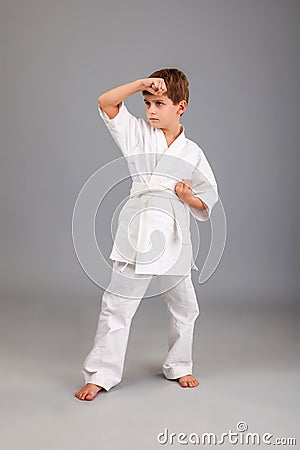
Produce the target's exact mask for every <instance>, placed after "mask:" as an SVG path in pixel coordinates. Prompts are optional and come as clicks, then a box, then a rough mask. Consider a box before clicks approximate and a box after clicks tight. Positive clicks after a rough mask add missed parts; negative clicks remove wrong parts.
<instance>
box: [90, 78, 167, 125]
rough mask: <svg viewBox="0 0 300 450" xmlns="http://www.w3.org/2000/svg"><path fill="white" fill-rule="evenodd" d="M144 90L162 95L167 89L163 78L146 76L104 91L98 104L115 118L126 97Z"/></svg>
mask: <svg viewBox="0 0 300 450" xmlns="http://www.w3.org/2000/svg"><path fill="white" fill-rule="evenodd" d="M143 90H147V91H148V92H150V93H151V94H157V95H160V94H163V93H165V92H166V90H167V89H166V86H165V82H164V80H163V79H162V78H144V79H140V80H135V81H132V82H130V83H127V84H123V85H121V86H118V87H116V88H113V89H110V90H109V91H107V92H104V93H103V94H101V95H100V97H98V104H99V105H100V107H101V108H102V110H103V111H104V112H105V113H106V114H107V115H108V117H109V118H110V119H113V118H114V117H115V116H116V115H117V114H118V112H119V104H120V103H121V102H122V101H123V100H125V98H127V97H130V95H132V94H136V93H137V92H140V91H143Z"/></svg>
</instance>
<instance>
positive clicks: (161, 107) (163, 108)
mask: <svg viewBox="0 0 300 450" xmlns="http://www.w3.org/2000/svg"><path fill="white" fill-rule="evenodd" d="M144 102H145V106H146V114H147V119H148V121H149V123H150V124H151V125H152V126H153V127H155V128H172V127H174V124H176V123H179V121H180V116H181V114H182V112H183V111H184V110H185V109H186V101H185V100H181V101H180V102H179V104H178V105H174V104H173V102H172V100H171V99H170V98H168V96H167V95H166V94H163V95H151V94H147V95H144ZM154 119H156V120H154Z"/></svg>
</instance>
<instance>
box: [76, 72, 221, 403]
mask: <svg viewBox="0 0 300 450" xmlns="http://www.w3.org/2000/svg"><path fill="white" fill-rule="evenodd" d="M137 92H142V94H143V96H144V101H145V104H146V115H147V119H148V121H146V120H145V119H143V118H139V119H137V118H136V117H135V116H133V115H132V114H131V113H130V112H129V111H128V110H127V108H126V106H125V104H124V100H125V99H126V98H127V97H129V96H130V95H132V94H134V93H137ZM188 100H189V82H188V80H187V78H186V76H185V74H184V73H183V72H181V71H180V70H178V69H174V68H173V69H161V70H158V71H156V72H154V73H152V74H151V75H150V76H149V77H148V78H145V79H139V80H136V81H133V82H131V83H128V84H125V85H122V86H119V87H116V88H114V89H112V90H110V91H107V92H105V93H104V94H102V95H101V96H100V97H99V98H98V111H99V114H100V117H101V118H102V119H103V120H104V123H105V125H106V126H107V128H108V130H109V131H110V133H111V135H112V137H113V139H114V141H115V142H116V144H117V145H118V147H119V148H120V150H121V151H122V153H123V155H124V156H125V157H126V158H127V162H128V166H129V169H130V172H131V175H132V179H133V183H132V188H131V191H130V197H129V200H128V201H127V203H126V204H125V206H124V207H123V209H122V211H121V213H120V216H119V218H120V217H121V214H122V218H121V220H119V224H118V229H117V232H116V238H115V242H114V246H113V250H112V252H111V254H110V259H112V260H113V271H112V276H111V281H110V284H109V286H108V288H107V289H106V290H105V292H104V294H103V297H102V306H101V312H100V315H99V319H98V325H97V330H96V335H95V339H94V345H93V348H92V350H91V351H90V352H89V354H88V355H87V357H86V358H85V361H84V364H83V367H82V372H83V374H84V377H85V383H86V384H85V386H83V387H82V388H81V389H79V390H78V391H77V392H75V396H76V397H77V398H79V399H80V400H92V399H93V398H94V397H95V396H96V394H97V393H98V392H99V391H100V390H103V389H105V390H106V391H108V390H109V389H111V388H112V387H113V386H115V385H116V384H118V383H119V382H120V381H121V378H122V372H123V366H124V359H125V353H126V348H127V342H128V336H129V330H130V325H131V321H132V318H133V316H134V314H135V312H136V310H137V308H138V306H139V304H140V301H141V299H142V298H143V296H144V294H145V292H146V290H147V287H148V285H149V283H150V281H151V278H152V276H156V280H157V282H158V285H159V288H160V289H161V293H162V297H163V298H164V300H165V302H166V305H167V309H168V314H169V330H168V342H169V352H168V354H167V357H166V359H165V361H164V363H163V366H162V370H163V374H164V375H165V377H166V378H167V379H170V380H177V381H178V382H179V384H180V385H181V386H182V387H190V388H192V387H196V386H198V384H199V380H198V379H197V378H195V377H194V376H193V375H192V373H191V372H192V365H193V363H192V341H193V329H194V323H195V320H196V319H197V317H198V315H199V307H198V302H197V298H196V294H195V290H194V286H193V283H192V280H191V273H190V269H191V268H192V269H196V270H197V267H196V266H195V264H194V262H193V258H192V244H191V241H190V233H189V225H190V221H189V212H191V213H192V214H193V216H194V217H195V218H196V219H198V220H201V221H204V220H208V218H209V217H210V214H211V210H212V208H213V206H214V204H215V203H216V202H217V200H218V192H217V183H216V180H215V177H214V174H213V172H212V169H211V167H210V165H209V163H208V161H207V159H206V157H205V155H204V152H203V150H202V149H201V148H200V147H199V146H198V145H197V144H196V143H194V142H193V141H191V140H190V139H187V138H186V137H185V128H184V126H183V125H181V124H180V117H181V115H182V114H183V113H184V111H185V110H186V107H187V103H188ZM178 180H180V181H178ZM193 194H194V195H193ZM158 206H160V208H158ZM164 212H165V214H164ZM127 213H128V214H129V213H131V216H130V218H129V216H128V214H127ZM136 213H140V214H139V220H138V222H137V225H135V226H133V227H132V228H131V231H130V225H129V224H131V223H132V221H131V220H130V219H132V218H133V217H135V214H136ZM126 214H127V216H126ZM178 223H179V231H180V232H179V234H178ZM132 229H133V231H132ZM159 229H161V231H162V232H163V234H164V237H165V243H166V246H165V248H164V251H163V252H161V253H160V254H159V257H157V249H158V247H159V246H158V245H157V241H155V240H153V235H152V232H154V231H155V230H159ZM130 234H131V235H130ZM129 241H130V245H128V242H129ZM150 241H151V244H152V245H150V251H148V248H149V242H150ZM133 248H134V250H133ZM151 252H152V253H151ZM153 252H154V256H155V257H153ZM149 255H152V256H151V257H149ZM147 275H148V276H147ZM149 275H150V277H149ZM170 286H171V288H170Z"/></svg>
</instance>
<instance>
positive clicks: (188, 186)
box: [175, 178, 193, 203]
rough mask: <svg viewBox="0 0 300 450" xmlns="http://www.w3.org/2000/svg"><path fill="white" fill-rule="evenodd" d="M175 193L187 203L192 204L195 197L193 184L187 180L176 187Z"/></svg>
mask: <svg viewBox="0 0 300 450" xmlns="http://www.w3.org/2000/svg"><path fill="white" fill-rule="evenodd" d="M175 192H176V194H177V195H178V197H179V198H180V200H182V201H183V202H185V203H190V201H191V200H192V197H193V195H192V183H191V182H190V180H186V179H184V178H183V179H182V181H180V182H179V183H177V184H176V185H175Z"/></svg>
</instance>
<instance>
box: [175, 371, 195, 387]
mask: <svg viewBox="0 0 300 450" xmlns="http://www.w3.org/2000/svg"><path fill="white" fill-rule="evenodd" d="M177 379H178V382H179V384H180V386H182V387H197V386H198V384H199V380H197V378H195V377H194V376H193V375H192V374H189V375H184V376H183V377H180V378H177Z"/></svg>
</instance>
